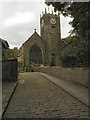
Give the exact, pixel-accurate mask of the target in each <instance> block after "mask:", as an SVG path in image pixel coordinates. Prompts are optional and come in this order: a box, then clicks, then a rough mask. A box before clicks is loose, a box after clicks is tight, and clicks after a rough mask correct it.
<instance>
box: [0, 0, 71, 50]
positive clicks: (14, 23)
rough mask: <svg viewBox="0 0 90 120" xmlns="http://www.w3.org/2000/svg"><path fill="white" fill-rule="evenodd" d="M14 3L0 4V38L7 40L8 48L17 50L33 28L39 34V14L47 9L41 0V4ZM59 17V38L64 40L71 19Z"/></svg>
mask: <svg viewBox="0 0 90 120" xmlns="http://www.w3.org/2000/svg"><path fill="white" fill-rule="evenodd" d="M0 1H1V0H0ZM3 1H5V0H3ZM9 1H10V0H9ZM12 1H14V0H12ZM15 1H16V0H15ZM15 1H14V2H0V38H2V39H5V40H7V41H8V43H9V45H10V48H13V47H18V48H19V47H20V46H21V45H22V44H23V43H24V42H25V41H26V40H27V39H28V38H29V37H30V36H31V35H32V34H33V33H34V29H35V28H36V29H37V32H38V33H39V34H40V14H41V13H42V11H45V7H47V6H46V5H45V3H44V0H41V1H43V2H40V1H39V2H35V0H34V2H25V1H24V0H23V1H24V2H23V1H22V0H20V1H22V2H15ZM26 1H27V0H26ZM32 1H33V0H32ZM50 8H52V7H50ZM50 10H51V9H50ZM47 11H48V8H47ZM49 12H50V11H49ZM60 17H61V21H60V22H61V37H62V38H65V37H67V36H68V35H69V33H68V32H69V31H70V30H71V26H70V25H69V24H68V23H69V21H71V20H72V19H71V18H69V17H63V16H62V15H60Z"/></svg>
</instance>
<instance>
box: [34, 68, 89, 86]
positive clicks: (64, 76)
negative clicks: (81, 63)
mask: <svg viewBox="0 0 90 120" xmlns="http://www.w3.org/2000/svg"><path fill="white" fill-rule="evenodd" d="M33 69H34V71H38V72H44V73H48V74H51V75H53V76H55V77H58V78H60V79H61V80H68V81H72V82H74V83H76V84H79V85H82V86H85V87H88V70H86V69H80V68H73V69H72V68H62V67H58V68H55V67H52V68H50V67H48V68H33Z"/></svg>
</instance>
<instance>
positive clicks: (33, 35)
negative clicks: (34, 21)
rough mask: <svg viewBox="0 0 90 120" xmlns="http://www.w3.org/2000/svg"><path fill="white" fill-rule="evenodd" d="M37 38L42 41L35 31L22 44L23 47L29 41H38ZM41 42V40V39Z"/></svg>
mask: <svg viewBox="0 0 90 120" xmlns="http://www.w3.org/2000/svg"><path fill="white" fill-rule="evenodd" d="M38 38H39V39H42V37H41V36H40V35H39V34H38V33H37V32H36V29H35V32H34V33H33V34H32V35H31V36H30V37H29V38H28V39H27V41H25V42H24V43H23V45H24V44H25V43H27V42H28V41H29V40H30V39H33V40H34V39H37V40H38ZM42 40H43V39H42Z"/></svg>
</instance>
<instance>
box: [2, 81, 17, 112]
mask: <svg viewBox="0 0 90 120" xmlns="http://www.w3.org/2000/svg"><path fill="white" fill-rule="evenodd" d="M17 84H18V83H17V82H10V81H8V82H7V81H4V82H2V113H4V111H5V109H6V108H7V105H8V104H9V101H10V98H11V96H12V94H13V92H14V91H15V88H16V86H17Z"/></svg>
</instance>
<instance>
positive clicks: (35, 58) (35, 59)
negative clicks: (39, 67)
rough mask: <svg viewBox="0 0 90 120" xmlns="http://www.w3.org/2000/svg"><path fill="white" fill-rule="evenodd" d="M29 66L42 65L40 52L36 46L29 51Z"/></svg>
mask: <svg viewBox="0 0 90 120" xmlns="http://www.w3.org/2000/svg"><path fill="white" fill-rule="evenodd" d="M30 64H42V51H41V49H40V47H38V46H37V45H36V44H35V45H33V46H32V47H31V49H30Z"/></svg>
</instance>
